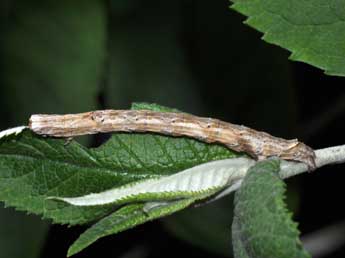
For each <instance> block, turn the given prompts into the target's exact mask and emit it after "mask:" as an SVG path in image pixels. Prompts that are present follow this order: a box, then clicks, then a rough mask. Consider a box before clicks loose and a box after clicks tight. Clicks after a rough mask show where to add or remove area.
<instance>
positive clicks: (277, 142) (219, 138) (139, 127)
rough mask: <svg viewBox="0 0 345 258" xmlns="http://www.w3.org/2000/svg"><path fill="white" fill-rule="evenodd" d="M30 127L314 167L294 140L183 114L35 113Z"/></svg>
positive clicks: (309, 152)
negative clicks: (165, 140)
mask: <svg viewBox="0 0 345 258" xmlns="http://www.w3.org/2000/svg"><path fill="white" fill-rule="evenodd" d="M29 128H30V129H31V130H32V131H33V132H35V133H37V134H40V135H45V136H53V137H68V138H69V137H74V136H80V135H85V134H96V133H106V132H152V133H160V134H163V135H170V136H187V137H191V138H195V139H197V140H200V141H203V142H207V143H219V144H222V145H225V146H226V147H228V148H229V149H232V150H234V151H237V152H245V153H247V154H248V155H250V156H251V157H253V158H255V159H259V160H260V159H264V158H267V157H271V156H277V157H279V158H281V159H284V160H292V161H297V162H303V163H305V164H307V165H308V168H309V170H314V169H315V168H316V165H315V153H314V150H313V149H312V148H310V147H309V146H307V145H305V144H304V143H302V142H299V141H298V140H297V139H292V140H286V139H283V138H279V137H275V136H272V135H270V134H268V133H266V132H261V131H256V130H254V129H251V128H248V127H246V126H243V125H236V124H231V123H227V122H223V121H221V120H218V119H213V118H205V117H198V116H194V115H190V114H186V113H175V112H157V111H150V110H97V111H91V112H86V113H79V114H66V115H47V114H35V115H32V116H31V117H30V120H29Z"/></svg>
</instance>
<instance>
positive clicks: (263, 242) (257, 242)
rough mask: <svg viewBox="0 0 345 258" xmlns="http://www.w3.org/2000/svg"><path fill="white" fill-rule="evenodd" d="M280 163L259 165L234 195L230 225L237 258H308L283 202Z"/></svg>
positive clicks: (295, 225)
mask: <svg viewBox="0 0 345 258" xmlns="http://www.w3.org/2000/svg"><path fill="white" fill-rule="evenodd" d="M279 169H280V164H279V160H276V159H274V160H273V159H271V160H265V161H262V162H258V163H257V164H256V165H255V166H253V167H252V168H250V169H249V170H248V173H247V175H246V176H245V178H244V180H243V183H242V185H241V188H240V189H239V190H238V191H237V192H236V193H235V210H234V220H233V224H232V238H233V246H234V255H235V257H236V258H254V257H255V258H259V257H262V258H267V257H279V258H285V257H286V258H291V257H310V256H309V255H308V253H307V252H306V251H304V250H303V247H302V244H301V242H300V240H299V238H298V236H299V231H298V229H297V224H296V223H294V222H293V221H292V220H291V213H289V212H288V211H287V209H286V206H285V203H284V201H283V199H284V192H285V184H284V182H283V181H282V180H281V179H280V178H279V174H278V172H279Z"/></svg>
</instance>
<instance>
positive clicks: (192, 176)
mask: <svg viewBox="0 0 345 258" xmlns="http://www.w3.org/2000/svg"><path fill="white" fill-rule="evenodd" d="M254 163H255V161H254V160H252V159H248V158H236V159H229V160H220V161H213V162H208V163H206V164H201V165H198V166H195V167H192V168H189V169H186V170H184V171H182V172H179V173H176V174H174V175H171V176H164V177H161V178H157V179H148V180H144V181H141V182H139V183H134V184H131V183H130V184H128V185H125V186H123V187H119V188H114V189H111V190H107V191H104V192H100V193H93V194H88V195H84V196H80V197H71V198H69V197H50V198H49V199H56V200H61V201H64V202H67V203H69V204H71V205H75V206H94V205H106V204H111V203H112V204H119V203H126V202H133V201H136V202H137V201H148V200H171V199H178V198H187V197H193V196H196V195H200V194H201V193H205V192H209V191H217V190H220V189H222V188H224V187H225V186H229V185H231V184H232V183H234V182H236V180H238V179H240V178H241V177H242V176H243V175H244V174H245V173H246V171H247V169H248V168H249V167H250V166H251V165H253V164H254Z"/></svg>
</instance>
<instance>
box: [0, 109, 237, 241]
mask: <svg viewBox="0 0 345 258" xmlns="http://www.w3.org/2000/svg"><path fill="white" fill-rule="evenodd" d="M136 106H137V107H138V106H140V105H136ZM144 106H145V108H149V106H148V105H144ZM153 107H154V108H157V107H158V106H157V105H155V106H153ZM236 156H237V154H235V153H234V152H232V151H230V150H228V149H227V148H225V147H222V146H218V145H209V144H205V143H201V142H199V141H196V140H192V139H187V138H174V137H167V136H159V135H150V134H122V133H119V134H113V136H112V137H111V139H110V140H109V141H108V142H106V143H105V144H104V145H102V146H101V147H99V148H93V149H88V148H86V147H83V146H82V145H80V144H78V143H77V142H75V141H72V142H71V143H69V144H66V142H65V140H63V139H53V138H45V137H41V136H37V135H34V134H33V133H31V132H30V131H28V130H26V131H24V132H23V133H21V134H19V135H17V136H15V135H10V136H6V137H3V138H1V139H0V200H2V201H4V202H5V203H6V205H9V206H14V207H16V208H17V209H19V210H26V211H28V212H30V213H35V214H42V215H43V217H45V218H51V219H53V221H54V222H56V223H67V224H70V225H74V224H84V223H87V222H91V221H94V220H96V219H99V218H101V217H104V216H106V215H107V214H109V213H110V212H112V211H113V210H114V208H116V207H113V206H111V205H105V206H101V207H99V206H91V207H77V206H72V205H68V204H66V203H61V202H55V201H52V200H47V197H50V196H59V197H65V196H67V197H73V196H81V195H86V194H89V193H97V192H102V191H105V190H108V189H111V188H115V187H120V186H123V185H124V184H128V183H133V182H136V181H141V180H144V179H150V178H157V177H160V176H164V175H171V174H173V173H176V172H179V171H181V170H184V169H186V168H189V167H193V166H195V165H198V164H201V163H205V162H208V161H212V160H218V159H225V158H231V157H236ZM18 189H20V191H19V190H18ZM155 214H156V213H155ZM160 214H162V215H164V214H165V213H164V212H161V213H160ZM155 216H158V215H155ZM126 225H127V228H129V227H132V226H134V225H135V224H126ZM122 228H123V226H122ZM123 229H124V228H123ZM123 229H122V230H123ZM114 231H116V230H115V229H114ZM98 233H99V234H100V235H103V234H105V235H106V234H107V233H104V232H98ZM97 238H98V237H97Z"/></svg>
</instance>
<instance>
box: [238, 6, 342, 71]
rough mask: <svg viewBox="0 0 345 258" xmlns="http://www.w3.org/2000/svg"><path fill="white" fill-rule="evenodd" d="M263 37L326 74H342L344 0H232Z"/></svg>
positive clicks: (248, 22) (294, 58) (297, 59)
mask: <svg viewBox="0 0 345 258" xmlns="http://www.w3.org/2000/svg"><path fill="white" fill-rule="evenodd" d="M232 2H234V4H233V5H232V8H233V9H235V10H236V11H238V12H240V13H242V14H244V15H246V16H248V17H249V18H248V19H247V20H246V23H247V24H249V25H250V26H252V27H254V28H256V29H257V30H259V31H261V32H263V33H264V36H263V39H264V40H265V41H267V42H269V43H272V44H276V45H279V46H281V47H283V48H286V49H288V50H289V51H291V52H292V55H291V56H290V59H292V60H296V61H302V62H306V63H308V64H311V65H314V66H316V67H319V68H321V69H324V70H325V71H326V73H327V74H330V75H339V76H345V59H344V58H343V57H344V56H345V44H344V38H345V21H344V20H345V0H329V1H324V0H312V1H300V0H290V1H285V0H232Z"/></svg>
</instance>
